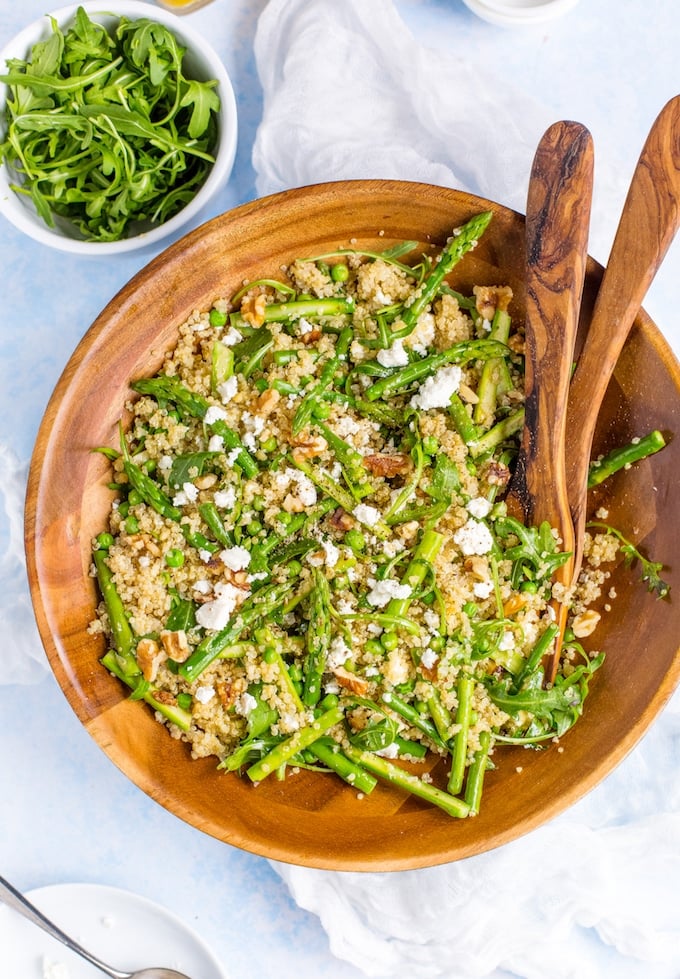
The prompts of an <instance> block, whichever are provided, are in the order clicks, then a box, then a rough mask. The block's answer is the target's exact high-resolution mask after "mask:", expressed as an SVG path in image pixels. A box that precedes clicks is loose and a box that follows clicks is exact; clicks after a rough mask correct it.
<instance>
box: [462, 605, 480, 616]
mask: <svg viewBox="0 0 680 979" xmlns="http://www.w3.org/2000/svg"><path fill="white" fill-rule="evenodd" d="M463 612H464V613H465V615H467V617H468V618H469V619H472V618H474V616H475V615H476V614H477V606H476V605H475V603H474V602H466V603H465V604H464V605H463Z"/></svg>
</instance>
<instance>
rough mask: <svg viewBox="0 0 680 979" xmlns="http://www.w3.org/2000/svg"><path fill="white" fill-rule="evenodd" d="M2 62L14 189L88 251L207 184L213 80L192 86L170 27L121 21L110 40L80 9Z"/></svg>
mask: <svg viewBox="0 0 680 979" xmlns="http://www.w3.org/2000/svg"><path fill="white" fill-rule="evenodd" d="M50 22H51V29H52V33H51V34H50V36H49V37H48V38H47V39H46V40H43V41H39V42H37V43H36V44H34V45H33V47H32V48H31V51H30V52H29V55H28V57H27V58H26V59H25V60H22V59H18V58H13V59H9V60H8V62H7V69H8V73H7V74H4V75H0V81H2V82H4V83H5V84H6V85H7V103H6V106H7V127H6V133H5V136H4V139H3V140H2V142H0V162H2V161H5V162H6V163H7V166H8V167H9V169H10V172H11V174H12V178H13V183H12V189H13V190H14V191H15V192H16V193H20V194H25V195H26V196H29V197H31V198H32V200H33V204H34V206H35V208H36V211H37V213H38V215H39V216H40V217H41V218H42V219H43V220H44V221H45V223H46V224H47V225H49V226H54V219H55V216H56V215H58V216H59V217H61V218H63V219H65V220H66V221H69V222H71V223H72V224H73V225H74V226H75V227H76V228H77V229H78V231H79V232H80V233H81V234H82V235H83V236H84V237H85V238H86V239H88V240H95V241H116V240H118V239H120V238H124V237H126V236H127V235H128V234H130V233H131V232H133V230H135V229H136V228H137V227H138V226H139V225H140V223H141V224H142V226H144V225H146V226H150V225H154V224H158V223H160V222H163V221H166V220H168V219H169V218H170V217H172V216H173V215H174V214H176V213H177V212H178V211H179V210H181V209H182V208H183V207H184V206H185V205H186V204H187V203H188V202H189V201H190V200H191V199H192V198H193V197H194V195H195V194H196V192H197V190H198V189H199V188H200V187H201V185H202V184H203V183H204V181H205V179H206V176H207V174H208V171H209V169H210V166H211V164H212V163H213V162H214V153H213V150H214V148H215V145H216V141H217V126H216V115H217V113H218V111H219V105H220V101H219V96H218V95H217V92H216V91H215V86H216V84H217V83H216V81H214V80H210V81H195V80H194V79H189V78H186V77H185V75H184V70H183V57H184V54H185V49H184V48H183V47H182V45H181V44H180V43H179V41H178V39H177V38H176V37H175V36H174V34H173V33H172V32H171V31H170V30H168V29H167V28H166V27H165V26H164V25H162V24H158V23H156V22H154V21H153V20H150V19H147V18H142V19H139V20H129V19H128V18H126V17H121V18H120V19H119V21H118V24H117V27H116V29H115V30H113V31H112V32H111V33H109V32H108V31H107V30H106V29H105V27H103V26H102V25H101V24H98V23H96V22H95V21H93V20H92V19H90V17H89V16H88V14H87V13H86V11H85V10H84V8H83V7H79V8H78V9H77V11H76V13H75V16H74V20H73V23H72V25H71V26H70V27H69V28H68V30H66V31H65V32H62V30H61V29H60V27H59V25H58V23H57V22H56V20H55V19H54V18H50Z"/></svg>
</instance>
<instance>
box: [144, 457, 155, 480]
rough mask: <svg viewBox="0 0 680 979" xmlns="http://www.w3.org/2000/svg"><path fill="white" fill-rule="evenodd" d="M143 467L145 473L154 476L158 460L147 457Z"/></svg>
mask: <svg viewBox="0 0 680 979" xmlns="http://www.w3.org/2000/svg"><path fill="white" fill-rule="evenodd" d="M142 468H143V469H144V472H145V473H147V474H148V475H149V476H152V475H153V474H154V473H155V472H156V460H155V459H147V460H146V462H145V463H144V465H143V467H142Z"/></svg>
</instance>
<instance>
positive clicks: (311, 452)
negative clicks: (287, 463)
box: [291, 434, 328, 463]
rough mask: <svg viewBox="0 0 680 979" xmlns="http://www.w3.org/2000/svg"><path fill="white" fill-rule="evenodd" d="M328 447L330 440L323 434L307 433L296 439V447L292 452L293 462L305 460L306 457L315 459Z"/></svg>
mask: <svg viewBox="0 0 680 979" xmlns="http://www.w3.org/2000/svg"><path fill="white" fill-rule="evenodd" d="M327 448H328V442H327V441H326V439H325V438H324V437H323V435H309V434H306V435H304V436H303V437H302V438H300V439H297V440H296V441H295V447H294V449H293V451H292V453H291V455H292V457H293V462H296V463H299V462H304V461H305V460H306V459H315V458H316V457H317V456H320V455H321V454H322V453H323V452H325V450H326V449H327Z"/></svg>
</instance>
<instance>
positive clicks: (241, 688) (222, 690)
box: [215, 677, 247, 710]
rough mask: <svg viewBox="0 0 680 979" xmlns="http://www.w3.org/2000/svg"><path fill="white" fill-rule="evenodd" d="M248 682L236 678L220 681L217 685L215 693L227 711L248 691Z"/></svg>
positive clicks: (241, 678)
mask: <svg viewBox="0 0 680 979" xmlns="http://www.w3.org/2000/svg"><path fill="white" fill-rule="evenodd" d="M246 686H247V684H246V681H245V680H244V678H243V677H236V678H234V679H232V680H218V681H217V683H216V684H215V692H216V693H217V696H218V699H219V701H220V703H221V704H222V706H223V707H225V708H226V709H227V710H228V709H229V708H230V707H233V706H234V704H235V703H236V701H237V700H238V698H239V697H240V696H241V694H242V693H244V692H245V690H246Z"/></svg>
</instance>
